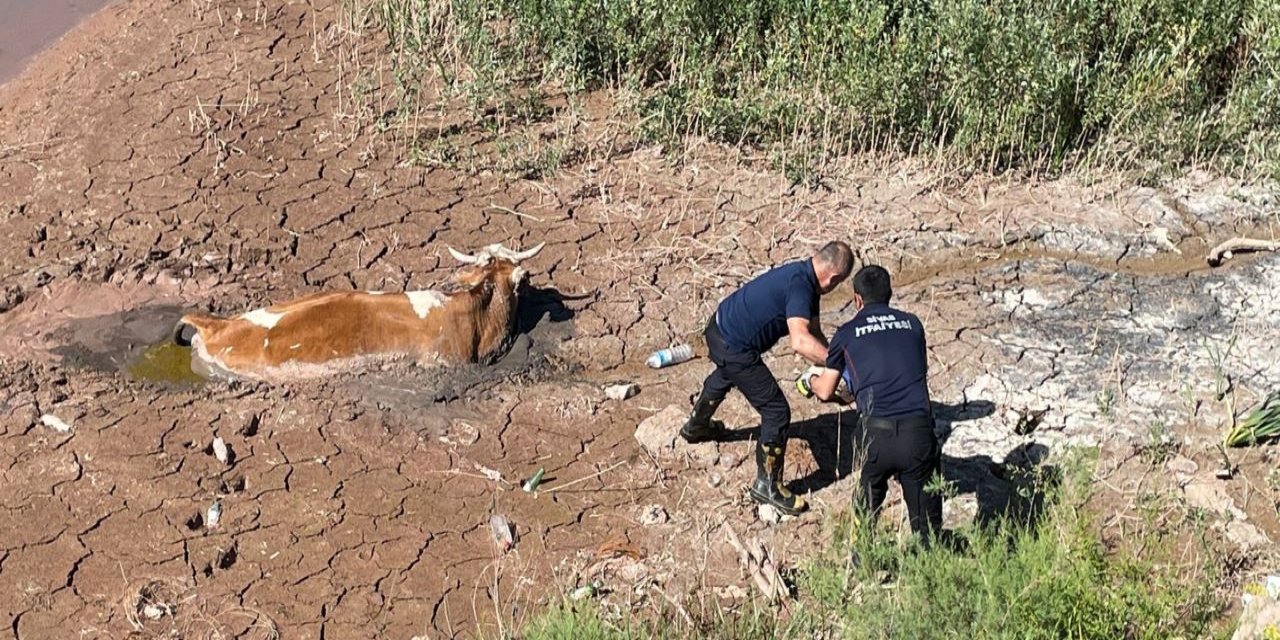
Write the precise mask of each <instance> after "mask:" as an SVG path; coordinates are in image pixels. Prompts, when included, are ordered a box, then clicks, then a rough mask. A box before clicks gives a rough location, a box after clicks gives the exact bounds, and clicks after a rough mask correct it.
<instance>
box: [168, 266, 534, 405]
mask: <svg viewBox="0 0 1280 640" xmlns="http://www.w3.org/2000/svg"><path fill="white" fill-rule="evenodd" d="M542 247H543V245H541V244H540V245H538V246H536V247H534V248H532V249H530V250H528V251H522V252H517V251H512V250H510V249H507V248H506V247H504V246H502V245H501V244H492V245H489V246H487V247H485V248H484V249H482V250H480V251H479V252H478V253H476V254H475V255H468V254H464V253H459V252H457V251H455V250H454V249H453V248H452V247H450V248H449V253H450V254H452V255H453V257H454V258H455V259H457V260H458V261H460V262H462V263H463V264H464V266H463V267H462V268H460V269H459V270H458V271H457V272H455V273H454V274H453V276H452V278H451V280H450V282H449V284H447V285H446V287H445V289H444V290H426V291H408V292H405V293H383V292H376V291H367V292H366V291H337V292H327V293H317V294H313V295H309V296H306V297H303V298H299V299H296V300H293V301H290V302H286V303H283V304H279V305H274V306H270V307H266V308H264V309H256V310H253V311H249V312H247V313H244V314H241V315H239V316H236V317H234V318H218V317H214V316H211V315H206V314H200V313H193V314H188V315H186V316H183V318H182V320H180V321H179V322H178V326H177V328H176V330H175V332H174V339H175V341H176V342H177V343H178V344H181V345H184V346H185V345H190V346H191V347H192V349H191V365H192V369H193V370H195V371H196V372H197V373H200V374H202V375H205V376H211V375H221V376H237V377H246V378H254V379H259V380H284V379H299V378H311V377H316V376H321V375H326V374H330V373H334V372H336V371H339V370H343V369H348V368H351V367H353V366H358V365H360V364H361V363H362V362H365V361H368V360H372V359H379V358H396V357H409V358H413V359H415V360H416V361H417V362H418V363H420V364H459V363H467V362H485V361H487V360H488V359H490V358H492V357H495V356H497V355H500V352H501V351H502V350H503V349H504V348H505V346H506V345H507V344H508V342H509V340H510V339H511V338H512V337H514V336H513V335H512V334H513V333H514V329H515V323H516V304H517V292H518V289H519V287H520V284H521V283H522V282H523V281H524V280H525V279H526V277H527V273H526V271H525V270H524V269H523V268H522V267H520V263H521V262H522V261H524V260H528V259H529V258H531V257H533V256H534V255H535V254H537V253H538V251H540V250H541V249H542Z"/></svg>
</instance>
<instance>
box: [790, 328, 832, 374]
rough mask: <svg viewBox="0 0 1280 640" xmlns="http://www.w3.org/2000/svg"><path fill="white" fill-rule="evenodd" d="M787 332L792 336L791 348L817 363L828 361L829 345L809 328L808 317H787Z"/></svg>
mask: <svg viewBox="0 0 1280 640" xmlns="http://www.w3.org/2000/svg"><path fill="white" fill-rule="evenodd" d="M787 332H788V333H789V334H790V336H791V350H792V351H795V352H796V353H798V354H800V356H801V357H802V358H804V359H805V360H808V361H809V362H812V363H813V364H816V365H823V364H826V363H827V345H825V344H823V343H822V341H820V340H818V338H817V337H815V336H814V335H813V332H812V331H810V330H809V319H808V318H787Z"/></svg>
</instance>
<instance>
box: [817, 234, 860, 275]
mask: <svg viewBox="0 0 1280 640" xmlns="http://www.w3.org/2000/svg"><path fill="white" fill-rule="evenodd" d="M817 255H818V259H819V260H821V261H823V262H825V263H827V264H828V265H829V266H831V267H833V268H835V270H836V271H837V272H838V273H839V274H840V275H841V276H847V275H849V272H850V271H853V249H850V248H849V245H847V244H845V243H843V242H840V241H839V240H832V241H831V242H828V243H826V244H824V245H822V248H821V249H819V250H818V254H817Z"/></svg>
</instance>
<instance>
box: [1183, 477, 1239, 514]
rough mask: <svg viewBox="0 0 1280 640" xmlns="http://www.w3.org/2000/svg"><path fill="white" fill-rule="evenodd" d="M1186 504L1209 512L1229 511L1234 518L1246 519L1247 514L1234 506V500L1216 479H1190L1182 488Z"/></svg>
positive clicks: (1220, 512) (1221, 512)
mask: <svg viewBox="0 0 1280 640" xmlns="http://www.w3.org/2000/svg"><path fill="white" fill-rule="evenodd" d="M1182 492H1183V495H1184V496H1185V497H1186V499H1187V504H1188V505H1190V506H1192V507H1196V508H1199V509H1204V510H1205V511H1208V512H1209V513H1213V514H1217V515H1222V514H1223V513H1230V514H1231V516H1232V517H1233V518H1234V519H1236V520H1248V519H1249V516H1248V515H1247V514H1245V512H1244V511H1241V510H1240V508H1239V507H1237V506H1236V503H1235V500H1232V499H1231V495H1230V494H1228V493H1227V492H1226V490H1225V489H1223V488H1222V487H1221V486H1219V483H1218V482H1217V481H1216V480H1210V481H1205V480H1192V481H1191V482H1189V483H1188V484H1187V485H1186V486H1184V487H1183V488H1182Z"/></svg>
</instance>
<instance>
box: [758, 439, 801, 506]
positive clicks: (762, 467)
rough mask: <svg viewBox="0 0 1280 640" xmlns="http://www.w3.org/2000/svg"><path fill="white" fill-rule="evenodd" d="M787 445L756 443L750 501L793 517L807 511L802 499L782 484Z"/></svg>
mask: <svg viewBox="0 0 1280 640" xmlns="http://www.w3.org/2000/svg"><path fill="white" fill-rule="evenodd" d="M786 452H787V445H786V444H785V443H784V444H765V443H763V442H757V443H756V481H755V484H752V485H751V492H750V493H751V499H753V500H755V501H756V502H759V503H760V504H767V505H769V506H771V507H773V508H775V509H777V510H778V511H781V512H782V513H784V514H786V515H789V516H794V515H798V514H801V513H804V512H805V511H806V510H808V509H809V505H808V504H806V503H805V501H804V498H801V497H800V496H797V495H795V494H793V493H791V492H790V491H788V490H787V488H786V487H785V486H784V485H783V484H782V464H783V456H784V455H785V454H786Z"/></svg>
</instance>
